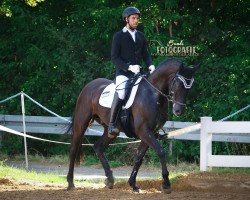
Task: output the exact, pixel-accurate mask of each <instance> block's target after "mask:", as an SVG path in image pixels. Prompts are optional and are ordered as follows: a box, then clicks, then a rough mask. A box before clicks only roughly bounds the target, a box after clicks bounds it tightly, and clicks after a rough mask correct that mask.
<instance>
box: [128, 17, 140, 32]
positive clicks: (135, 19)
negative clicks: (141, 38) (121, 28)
mask: <svg viewBox="0 0 250 200" xmlns="http://www.w3.org/2000/svg"><path fill="white" fill-rule="evenodd" d="M139 18H140V17H139V15H138V14H134V15H130V16H129V17H127V19H126V20H127V23H128V24H129V26H130V29H132V30H133V29H136V28H137V26H138V22H139Z"/></svg>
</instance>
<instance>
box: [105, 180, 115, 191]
mask: <svg viewBox="0 0 250 200" xmlns="http://www.w3.org/2000/svg"><path fill="white" fill-rule="evenodd" d="M105 187H107V188H109V189H113V187H114V180H113V179H112V180H109V179H108V178H107V179H106V180H105Z"/></svg>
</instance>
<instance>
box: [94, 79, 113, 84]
mask: <svg viewBox="0 0 250 200" xmlns="http://www.w3.org/2000/svg"><path fill="white" fill-rule="evenodd" d="M93 82H98V83H100V82H101V83H107V84H109V83H112V81H111V80H109V79H106V78H97V79H95V80H93Z"/></svg>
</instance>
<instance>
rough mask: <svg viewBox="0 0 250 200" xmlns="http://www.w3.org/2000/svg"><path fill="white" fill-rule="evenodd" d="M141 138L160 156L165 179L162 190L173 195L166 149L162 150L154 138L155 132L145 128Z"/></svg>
mask: <svg viewBox="0 0 250 200" xmlns="http://www.w3.org/2000/svg"><path fill="white" fill-rule="evenodd" d="M140 138H141V140H142V141H143V142H145V143H146V144H147V145H148V146H149V147H151V148H152V149H154V151H155V152H156V153H157V155H158V156H159V158H160V162H161V167H162V178H163V183H162V189H163V191H164V192H165V193H171V189H170V181H169V177H168V176H169V172H168V169H167V164H166V154H165V152H164V149H163V148H162V146H161V145H160V143H159V142H158V140H157V139H156V137H155V136H154V134H153V132H152V131H150V130H149V129H147V128H145V129H144V130H143V131H141V133H140Z"/></svg>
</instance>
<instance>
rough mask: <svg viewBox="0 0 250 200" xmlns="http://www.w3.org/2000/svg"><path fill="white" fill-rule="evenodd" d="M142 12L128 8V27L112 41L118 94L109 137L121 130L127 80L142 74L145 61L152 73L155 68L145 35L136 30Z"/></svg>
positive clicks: (111, 117)
mask: <svg viewBox="0 0 250 200" xmlns="http://www.w3.org/2000/svg"><path fill="white" fill-rule="evenodd" d="M140 15H141V13H140V11H139V10H138V9H137V8H135V7H127V8H126V9H125V10H124V11H123V13H122V17H123V19H124V21H125V22H126V26H125V27H124V28H123V29H122V30H121V31H118V32H116V33H115V34H114V36H113V41H112V50H111V60H112V63H113V64H114V65H115V66H116V79H115V85H116V93H115V95H114V100H113V103H112V107H111V113H110V123H109V128H108V135H109V137H110V138H113V137H116V136H117V135H118V134H119V132H120V130H119V129H118V127H117V123H116V121H117V120H116V118H117V114H118V111H119V109H120V107H121V102H122V100H123V99H124V98H125V85H126V82H127V80H129V78H131V77H132V76H134V74H137V73H139V72H140V65H141V61H142V60H143V61H144V62H145V64H146V66H147V67H148V69H149V70H150V73H152V72H153V71H154V70H155V66H154V65H152V59H151V56H150V54H149V52H148V45H147V41H146V38H145V36H144V34H143V33H142V32H140V31H138V30H136V28H137V26H138V22H139V18H140Z"/></svg>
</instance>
